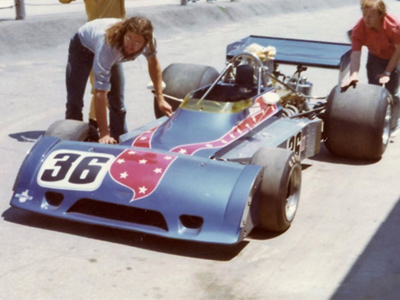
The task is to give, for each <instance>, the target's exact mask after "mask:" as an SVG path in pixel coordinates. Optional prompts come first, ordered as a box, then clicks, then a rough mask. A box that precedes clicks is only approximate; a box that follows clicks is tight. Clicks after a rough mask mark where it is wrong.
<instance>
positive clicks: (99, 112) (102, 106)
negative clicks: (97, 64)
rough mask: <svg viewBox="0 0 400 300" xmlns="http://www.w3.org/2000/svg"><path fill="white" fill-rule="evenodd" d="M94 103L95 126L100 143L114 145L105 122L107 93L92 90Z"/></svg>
mask: <svg viewBox="0 0 400 300" xmlns="http://www.w3.org/2000/svg"><path fill="white" fill-rule="evenodd" d="M94 103H95V112H96V120H97V126H98V127H99V131H100V140H99V142H100V143H103V144H116V143H117V141H116V140H115V139H114V138H113V137H111V136H110V132H109V130H108V122H107V91H102V90H97V89H96V90H94Z"/></svg>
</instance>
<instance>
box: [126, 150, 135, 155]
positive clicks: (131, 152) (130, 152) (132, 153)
mask: <svg viewBox="0 0 400 300" xmlns="http://www.w3.org/2000/svg"><path fill="white" fill-rule="evenodd" d="M128 154H129V155H135V154H136V152H135V151H133V150H131V151H129V152H128Z"/></svg>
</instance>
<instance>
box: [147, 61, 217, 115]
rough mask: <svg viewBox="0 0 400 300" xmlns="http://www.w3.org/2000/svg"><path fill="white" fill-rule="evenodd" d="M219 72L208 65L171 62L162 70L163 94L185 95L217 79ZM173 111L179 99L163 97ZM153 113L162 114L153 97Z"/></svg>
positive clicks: (180, 97) (181, 96) (180, 96)
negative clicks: (164, 85)
mask: <svg viewBox="0 0 400 300" xmlns="http://www.w3.org/2000/svg"><path fill="white" fill-rule="evenodd" d="M218 75H219V73H218V72H217V70H216V69H215V68H213V67H210V66H203V65H195V64H180V63H179V64H171V65H169V66H168V67H166V68H165V69H164V71H163V72H162V77H163V81H164V82H165V84H166V87H165V89H164V91H163V93H164V94H165V95H169V96H172V97H175V98H178V99H183V98H185V96H186V95H187V94H188V93H189V92H191V91H193V90H196V89H198V88H200V87H203V86H205V85H208V84H211V83H213V82H214V81H215V79H217V77H218ZM164 98H165V100H166V101H167V102H168V103H169V104H170V105H171V106H172V109H173V111H175V110H176V109H177V108H178V107H179V105H180V104H181V103H180V102H179V101H175V100H172V99H170V98H168V97H164ZM154 114H155V116H156V118H160V117H162V116H163V113H162V112H161V111H160V109H159V108H158V105H157V101H156V98H154Z"/></svg>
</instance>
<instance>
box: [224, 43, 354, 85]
mask: <svg viewBox="0 0 400 300" xmlns="http://www.w3.org/2000/svg"><path fill="white" fill-rule="evenodd" d="M254 43H255V44H258V45H260V46H263V47H267V46H273V47H275V48H276V57H275V62H276V63H278V64H290V65H302V66H310V67H319V68H329V69H339V70H340V78H342V77H343V76H344V75H345V73H346V72H347V69H348V66H349V64H350V54H351V44H343V43H331V42H317V41H309V40H297V39H287V38H275V37H266V36H255V35H250V36H248V37H246V38H243V39H241V40H240V41H237V42H234V43H232V44H229V45H228V46H227V49H226V59H227V60H228V61H229V60H231V59H232V58H233V57H235V56H236V55H237V54H239V53H241V52H243V51H244V50H245V49H246V48H247V47H248V46H250V45H251V44H254Z"/></svg>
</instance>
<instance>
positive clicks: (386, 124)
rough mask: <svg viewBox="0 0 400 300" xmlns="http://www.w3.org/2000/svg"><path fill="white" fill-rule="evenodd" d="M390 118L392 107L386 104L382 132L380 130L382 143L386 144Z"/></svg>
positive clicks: (388, 135)
mask: <svg viewBox="0 0 400 300" xmlns="http://www.w3.org/2000/svg"><path fill="white" fill-rule="evenodd" d="M391 120H392V107H391V106H390V105H388V106H387V108H386V114H385V119H384V124H383V132H382V143H383V145H387V143H388V142H389V137H390V126H391Z"/></svg>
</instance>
